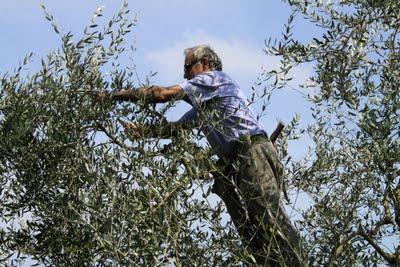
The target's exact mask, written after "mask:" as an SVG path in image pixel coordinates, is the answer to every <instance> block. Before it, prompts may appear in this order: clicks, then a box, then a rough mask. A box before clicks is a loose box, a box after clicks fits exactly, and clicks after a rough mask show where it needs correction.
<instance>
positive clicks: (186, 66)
mask: <svg viewBox="0 0 400 267" xmlns="http://www.w3.org/2000/svg"><path fill="white" fill-rule="evenodd" d="M199 61H200V60H195V61H193V62H190V63H187V64H185V72H189V71H190V70H191V68H192V67H193V66H194V65H196V64H197V63H198V62H199Z"/></svg>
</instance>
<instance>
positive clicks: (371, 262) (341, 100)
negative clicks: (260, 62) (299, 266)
mask: <svg viewBox="0 0 400 267" xmlns="http://www.w3.org/2000/svg"><path fill="white" fill-rule="evenodd" d="M288 3H289V5H290V6H291V7H292V8H293V15H292V16H291V17H290V18H289V21H288V24H287V25H286V27H285V31H284V33H283V38H282V40H281V41H279V42H278V41H276V42H275V43H273V42H271V41H268V42H267V43H266V51H267V53H269V54H272V55H277V56H281V58H282V67H281V69H280V70H277V71H273V72H270V73H268V75H269V76H268V78H269V79H272V78H273V77H278V76H279V74H283V77H280V79H279V82H276V83H275V84H274V85H275V86H279V85H281V86H282V87H283V86H285V85H286V82H287V74H288V73H289V71H290V70H291V69H292V68H293V67H295V66H298V65H301V64H302V63H308V64H310V62H311V63H312V64H313V66H314V71H313V74H312V77H310V80H309V81H307V83H306V84H304V85H303V87H304V88H306V89H308V90H309V91H310V93H309V99H310V101H311V103H312V105H313V107H312V111H313V118H314V123H312V124H311V125H310V126H309V127H308V129H306V130H307V132H308V134H309V135H310V137H311V138H312V140H313V143H314V144H313V150H314V151H313V153H311V154H310V156H309V158H306V159H305V160H304V161H301V162H295V163H292V164H291V165H288V171H287V172H288V173H287V174H288V177H289V178H290V179H289V180H290V181H291V185H290V186H296V187H298V188H300V189H301V190H303V191H304V192H306V193H307V194H308V195H309V197H310V198H311V199H312V202H313V205H312V206H311V207H310V208H309V209H308V210H307V211H305V212H304V213H303V220H302V228H303V230H304V231H305V233H306V238H307V244H308V249H309V256H310V264H311V265H313V266H322V265H328V266H375V265H376V264H381V263H383V264H389V265H396V266H398V265H400V246H399V243H398V240H399V238H400V198H399V197H400V180H399V179H400V178H399V177H400V175H399V174H400V172H399V167H400V153H399V151H400V119H399V118H400V116H399V115H400V112H399V108H400V93H399V92H400V90H399V87H400V82H399V69H400V68H399V67H400V57H399V52H400V50H399V49H400V45H399V44H400V43H399V41H400V40H399V36H398V31H399V29H400V15H399V14H400V3H399V2H398V1H397V0H396V1H356V0H354V1H352V0H351V1H344V0H343V1H297V0H290V1H288ZM299 17H302V18H305V19H306V20H308V21H309V22H310V23H311V24H312V25H314V26H315V27H316V28H318V30H319V31H320V32H321V36H319V37H316V38H313V40H311V41H310V42H309V43H308V44H303V43H301V42H300V41H297V40H295V39H294V38H293V24H295V22H294V21H295V19H294V18H299ZM276 79H277V80H278V78H276Z"/></svg>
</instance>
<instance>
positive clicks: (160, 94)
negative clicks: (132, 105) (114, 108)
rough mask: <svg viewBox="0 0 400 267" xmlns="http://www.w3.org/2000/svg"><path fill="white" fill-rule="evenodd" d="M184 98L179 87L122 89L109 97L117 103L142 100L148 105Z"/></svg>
mask: <svg viewBox="0 0 400 267" xmlns="http://www.w3.org/2000/svg"><path fill="white" fill-rule="evenodd" d="M184 96H185V93H184V91H183V89H182V88H181V87H180V86H179V85H173V86H169V87H162V86H150V87H140V88H139V89H137V90H134V89H124V90H121V91H119V92H116V93H113V94H112V95H111V97H112V99H113V100H117V101H134V102H135V101H137V100H139V99H144V100H145V101H146V102H150V103H165V102H167V101H170V100H172V99H182V98H184Z"/></svg>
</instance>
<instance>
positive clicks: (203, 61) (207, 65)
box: [201, 58, 211, 70]
mask: <svg viewBox="0 0 400 267" xmlns="http://www.w3.org/2000/svg"><path fill="white" fill-rule="evenodd" d="M201 64H202V65H203V69H204V70H209V69H211V66H210V61H209V60H208V58H202V59H201Z"/></svg>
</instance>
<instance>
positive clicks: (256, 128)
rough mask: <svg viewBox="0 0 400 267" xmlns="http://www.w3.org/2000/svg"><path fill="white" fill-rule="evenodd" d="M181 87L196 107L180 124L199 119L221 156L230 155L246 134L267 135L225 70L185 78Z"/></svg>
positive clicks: (208, 138)
mask: <svg viewBox="0 0 400 267" xmlns="http://www.w3.org/2000/svg"><path fill="white" fill-rule="evenodd" d="M179 86H180V87H182V89H183V90H184V91H185V93H186V95H187V96H188V98H189V100H190V104H191V105H192V106H193V108H192V109H191V110H189V111H188V112H187V113H185V114H184V115H183V116H182V117H181V118H180V119H179V120H178V121H177V122H176V123H185V122H188V121H193V120H196V121H197V123H198V124H200V125H201V126H200V127H201V130H202V131H203V132H204V133H205V135H206V137H207V140H208V142H209V143H210V145H211V147H212V148H213V149H214V150H215V151H216V153H217V154H218V156H220V157H221V156H222V157H226V156H229V155H230V153H231V152H232V149H233V142H234V141H237V140H238V139H239V137H240V136H242V135H249V136H252V135H257V134H264V135H267V133H266V132H265V130H264V129H263V128H262V126H261V125H260V124H259V122H258V121H257V119H256V116H255V115H254V114H253V112H252V111H251V109H250V108H249V107H248V103H247V100H246V98H245V96H244V94H243V92H242V90H241V89H240V88H239V86H238V85H237V84H236V83H235V82H234V81H233V80H232V79H231V78H230V77H229V76H228V75H227V74H226V73H224V72H222V71H209V72H205V73H202V74H199V75H197V76H195V77H194V78H192V79H190V80H185V81H184V82H182V83H181V84H179Z"/></svg>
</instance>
